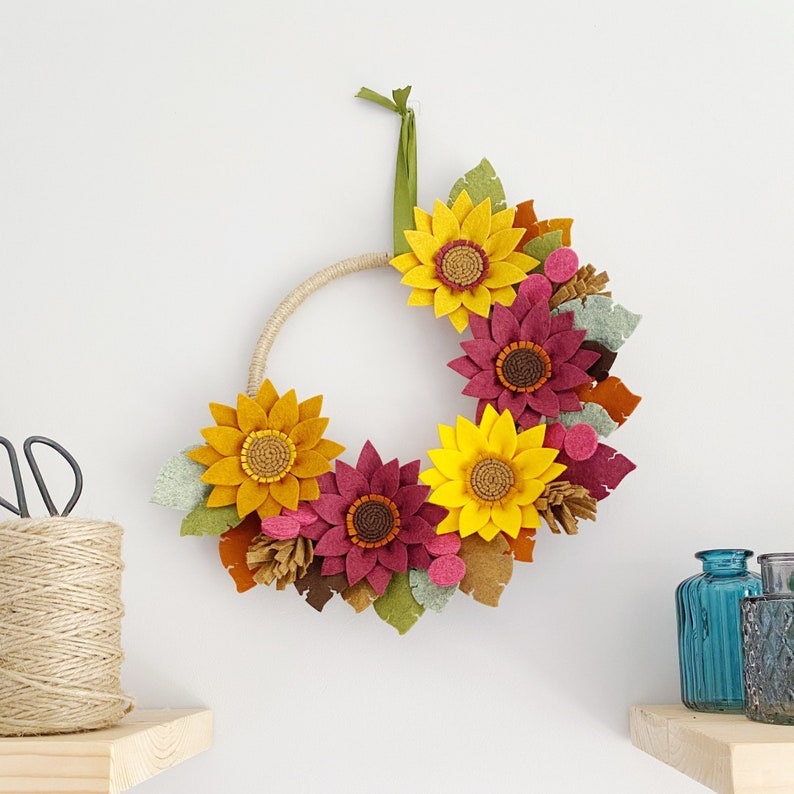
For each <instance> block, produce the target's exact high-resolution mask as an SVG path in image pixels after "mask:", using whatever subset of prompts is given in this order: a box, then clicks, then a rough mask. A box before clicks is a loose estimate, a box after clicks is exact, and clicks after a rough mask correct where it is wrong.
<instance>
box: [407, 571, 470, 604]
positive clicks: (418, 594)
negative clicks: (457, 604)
mask: <svg viewBox="0 0 794 794" xmlns="http://www.w3.org/2000/svg"><path fill="white" fill-rule="evenodd" d="M408 579H409V581H410V583H411V592H412V593H413V596H414V599H415V600H416V603H417V604H419V605H420V606H423V607H425V608H426V609H432V610H433V611H434V612H441V610H442V609H444V607H445V606H446V605H447V604H448V603H449V600H450V599H451V598H452V596H454V595H455V592H456V591H457V589H458V586H457V585H456V584H453V585H452V586H451V587H439V586H438V585H437V584H433V582H431V581H430V576H429V574H428V573H427V571H423V570H421V569H419V568H411V570H410V571H409V573H408Z"/></svg>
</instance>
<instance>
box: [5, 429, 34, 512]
mask: <svg viewBox="0 0 794 794" xmlns="http://www.w3.org/2000/svg"><path fill="white" fill-rule="evenodd" d="M0 445H2V446H4V447H5V448H6V452H7V453H8V460H9V462H10V463H11V476H12V478H13V479H14V490H15V491H16V495H17V506H16V507H15V506H14V505H12V504H11V502H8V501H6V500H5V499H3V497H2V496H0V506H2V507H5V509H6V510H10V511H11V512H12V513H13V514H14V515H15V516H20V517H21V518H29V517H30V513H28V504H27V501H26V500H25V488H24V486H23V484H22V473H21V472H20V471H19V459H18V458H17V451H16V450H15V449H14V445H13V444H12V443H11V442H10V441H9V440H8V439H7V438H6V437H5V436H0Z"/></svg>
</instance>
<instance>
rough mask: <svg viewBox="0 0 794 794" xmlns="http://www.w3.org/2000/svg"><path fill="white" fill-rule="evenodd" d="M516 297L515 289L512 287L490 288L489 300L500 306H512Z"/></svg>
mask: <svg viewBox="0 0 794 794" xmlns="http://www.w3.org/2000/svg"><path fill="white" fill-rule="evenodd" d="M515 299H516V291H515V290H514V289H513V288H512V287H497V288H496V289H492V290H491V300H492V301H493V302H494V303H501V304H502V306H512V305H513V301H514V300H515Z"/></svg>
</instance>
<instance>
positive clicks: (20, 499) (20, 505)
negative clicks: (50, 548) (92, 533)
mask: <svg viewBox="0 0 794 794" xmlns="http://www.w3.org/2000/svg"><path fill="white" fill-rule="evenodd" d="M34 444H46V445H47V446H48V447H52V448H53V449H54V450H55V451H56V452H57V453H58V454H59V455H60V456H61V457H62V458H64V460H66V462H67V463H68V464H69V465H70V466H71V467H72V471H73V472H74V491H73V492H72V495H71V497H70V498H69V501H68V502H67V503H66V507H65V508H64V509H63V511H61V512H59V511H58V508H57V507H56V506H55V502H53V501H52V496H51V495H50V492H49V490H48V489H47V486H46V485H45V484H44V478H43V477H42V476H41V469H39V464H38V463H37V462H36V458H35V456H34V455H33V445H34ZM0 445H2V446H4V447H5V448H6V452H8V459H9V460H10V461H11V476H12V477H13V478H14V490H15V491H16V495H17V504H16V506H14V505H12V504H11V502H8V501H6V500H5V499H3V497H2V496H0V506H2V507H5V508H6V510H10V511H11V512H12V513H13V514H14V515H17V516H19V517H20V518H30V511H29V510H28V502H27V499H26V498H25V486H24V485H23V483H22V473H21V472H20V470H19V458H17V451H16V450H15V449H14V445H13V444H12V443H11V442H10V441H9V440H8V439H7V438H5V437H4V436H0ZM22 448H23V449H24V451H25V457H26V458H27V460H28V465H29V466H30V470H31V472H32V473H33V479H34V480H35V481H36V485H37V486H38V489H39V493H40V494H41V498H42V499H43V500H44V504H45V505H46V506H47V510H49V511H50V515H51V516H57V515H61V516H68V515H69V513H70V512H71V511H72V508H73V507H74V506H75V505H76V504H77V500H78V499H79V498H80V494H81V493H82V491H83V473H82V472H81V471H80V467H79V466H78V465H77V461H76V460H75V459H74V458H73V457H72V456H71V455H70V454H69V453H68V452H67V451H66V450H65V449H64V448H63V447H62V446H61V445H60V444H59V443H58V442H57V441H53V440H52V439H51V438H45V437H44V436H31V437H30V438H26V439H25V443H24V444H23V445H22Z"/></svg>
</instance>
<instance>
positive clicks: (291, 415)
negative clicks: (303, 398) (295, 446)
mask: <svg viewBox="0 0 794 794" xmlns="http://www.w3.org/2000/svg"><path fill="white" fill-rule="evenodd" d="M298 416H299V414H298V398H297V397H296V396H295V389H290V390H289V391H288V392H286V394H283V395H282V396H281V397H279V398H278V400H276V402H275V404H274V405H273V407H272V408H271V409H270V411H268V416H267V419H268V423H269V424H270V427H271V428H273V430H280V431H281V432H282V433H287V434H289V432H290V431H291V430H292V428H293V427H295V425H296V424H298Z"/></svg>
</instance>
